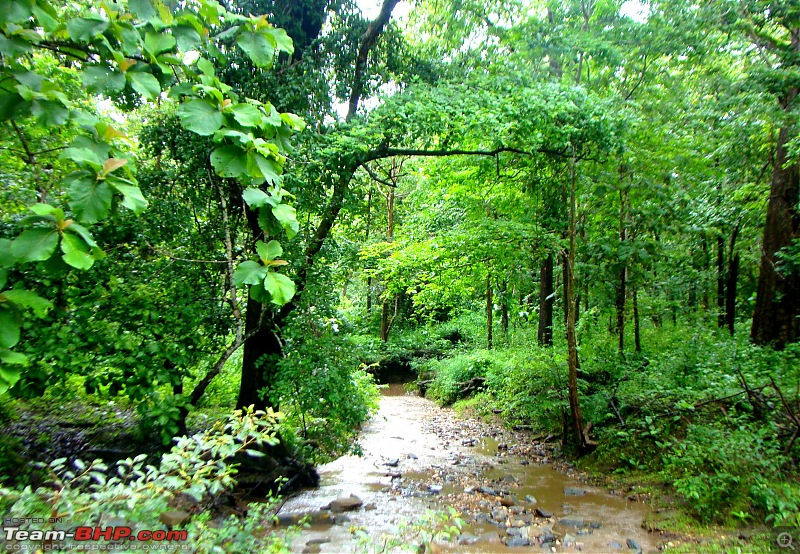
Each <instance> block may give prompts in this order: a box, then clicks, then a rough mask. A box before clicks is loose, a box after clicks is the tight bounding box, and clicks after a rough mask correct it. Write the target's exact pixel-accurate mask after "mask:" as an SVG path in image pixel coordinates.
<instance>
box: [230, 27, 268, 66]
mask: <svg viewBox="0 0 800 554" xmlns="http://www.w3.org/2000/svg"><path fill="white" fill-rule="evenodd" d="M236 44H238V45H239V48H241V49H242V50H244V51H245V53H246V54H247V55H248V56H249V57H250V59H251V60H252V61H253V63H254V64H256V66H257V67H263V68H269V67H270V66H271V65H272V58H273V56H274V55H275V48H274V47H273V46H272V44H270V43H269V40H267V37H266V36H264V35H263V34H262V33H254V32H252V31H245V32H243V33H242V34H240V35H239V37H238V38H237V39H236Z"/></svg>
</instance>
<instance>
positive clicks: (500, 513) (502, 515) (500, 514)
mask: <svg viewBox="0 0 800 554" xmlns="http://www.w3.org/2000/svg"><path fill="white" fill-rule="evenodd" d="M492 519H493V520H495V521H504V520H505V519H506V511H505V510H501V509H499V508H498V509H496V510H492Z"/></svg>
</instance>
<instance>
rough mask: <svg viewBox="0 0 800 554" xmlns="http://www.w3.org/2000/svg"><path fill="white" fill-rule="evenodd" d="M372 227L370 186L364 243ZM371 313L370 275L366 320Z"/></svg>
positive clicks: (369, 279) (370, 277)
mask: <svg viewBox="0 0 800 554" xmlns="http://www.w3.org/2000/svg"><path fill="white" fill-rule="evenodd" d="M371 226H372V187H371V186H370V188H369V192H367V228H366V233H364V234H365V236H364V242H369V232H370V227H371ZM370 313H372V275H370V276H368V277H367V318H369V315H370Z"/></svg>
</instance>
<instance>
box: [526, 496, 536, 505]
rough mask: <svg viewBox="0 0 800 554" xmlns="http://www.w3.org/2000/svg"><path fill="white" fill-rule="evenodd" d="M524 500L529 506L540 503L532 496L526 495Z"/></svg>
mask: <svg viewBox="0 0 800 554" xmlns="http://www.w3.org/2000/svg"><path fill="white" fill-rule="evenodd" d="M523 500H524V501H525V502H527V503H528V504H536V503H537V502H538V500H536V498H535V497H533V496H531V495H530V494H526V495H525V497H524V498H523Z"/></svg>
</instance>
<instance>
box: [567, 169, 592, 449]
mask: <svg viewBox="0 0 800 554" xmlns="http://www.w3.org/2000/svg"><path fill="white" fill-rule="evenodd" d="M569 187H570V188H569V250H568V251H567V252H566V254H565V255H564V265H565V266H566V272H565V274H566V275H565V277H566V280H565V282H564V306H565V307H566V309H567V314H568V316H567V352H568V354H567V367H568V375H567V388H568V389H569V409H570V420H571V423H572V429H573V431H574V435H573V440H574V441H575V444H576V446H577V450H578V452H579V453H581V454H584V453H586V452H588V451H589V450H590V449H591V447H592V446H593V445H592V443H591V442H590V441H589V440H588V439H587V437H586V433H585V431H586V429H585V428H584V424H583V412H581V406H580V398H579V397H578V342H577V337H576V336H575V234H576V224H575V210H576V206H575V204H576V198H575V194H576V193H575V159H574V158H573V159H572V160H571V163H570V184H569Z"/></svg>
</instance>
